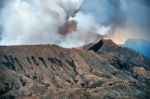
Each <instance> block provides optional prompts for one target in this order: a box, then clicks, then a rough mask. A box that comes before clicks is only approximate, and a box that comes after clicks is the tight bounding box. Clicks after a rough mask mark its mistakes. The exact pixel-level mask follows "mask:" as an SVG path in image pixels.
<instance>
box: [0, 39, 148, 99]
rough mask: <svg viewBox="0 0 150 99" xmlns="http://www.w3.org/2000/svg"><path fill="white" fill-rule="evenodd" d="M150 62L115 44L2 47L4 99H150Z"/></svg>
mask: <svg viewBox="0 0 150 99" xmlns="http://www.w3.org/2000/svg"><path fill="white" fill-rule="evenodd" d="M149 85H150V59H149V58H147V57H145V56H143V55H141V54H139V53H137V52H136V51H134V50H132V49H128V48H123V47H120V46H118V45H116V44H115V43H113V41H111V40H100V41H99V42H98V43H96V44H89V45H86V46H84V47H83V48H76V49H75V48H72V49H65V48H61V47H58V46H55V45H34V46H1V47H0V99H150V96H149V94H150V86H149Z"/></svg>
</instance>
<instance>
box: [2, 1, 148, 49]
mask: <svg viewBox="0 0 150 99" xmlns="http://www.w3.org/2000/svg"><path fill="white" fill-rule="evenodd" d="M71 22H73V23H71ZM70 24H71V25H70ZM68 25H69V26H68ZM64 28H65V29H64ZM66 28H67V29H66ZM68 28H69V29H68ZM64 30H65V33H62V32H61V31H64ZM149 37H150V1H149V0H0V45H26V44H29V45H32V44H57V45H59V46H62V47H66V48H70V47H80V46H83V45H85V44H88V43H92V42H94V41H97V40H99V39H102V38H108V39H112V40H113V41H114V42H116V43H117V44H123V43H124V42H125V41H126V40H127V39H130V38H132V39H145V40H149Z"/></svg>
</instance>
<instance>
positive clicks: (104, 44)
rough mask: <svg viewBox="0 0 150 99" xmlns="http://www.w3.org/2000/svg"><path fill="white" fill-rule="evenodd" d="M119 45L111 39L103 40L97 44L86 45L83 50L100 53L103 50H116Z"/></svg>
mask: <svg viewBox="0 0 150 99" xmlns="http://www.w3.org/2000/svg"><path fill="white" fill-rule="evenodd" d="M116 46H117V44H115V43H114V42H113V41H112V40H111V39H102V40H100V41H98V42H97V43H91V44H88V45H85V46H84V47H83V48H84V49H87V50H93V51H94V52H99V51H100V50H101V49H103V48H107V49H109V48H116Z"/></svg>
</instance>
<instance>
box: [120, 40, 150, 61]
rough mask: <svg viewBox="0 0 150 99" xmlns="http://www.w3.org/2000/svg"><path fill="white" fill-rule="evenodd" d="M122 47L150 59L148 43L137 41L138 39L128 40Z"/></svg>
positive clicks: (149, 44)
mask: <svg viewBox="0 0 150 99" xmlns="http://www.w3.org/2000/svg"><path fill="white" fill-rule="evenodd" d="M122 46H123V47H127V48H132V49H134V50H135V51H138V52H140V53H141V54H143V55H145V56H147V57H149V58H150V41H147V40H139V39H129V40H127V41H126V42H125V44H123V45H122Z"/></svg>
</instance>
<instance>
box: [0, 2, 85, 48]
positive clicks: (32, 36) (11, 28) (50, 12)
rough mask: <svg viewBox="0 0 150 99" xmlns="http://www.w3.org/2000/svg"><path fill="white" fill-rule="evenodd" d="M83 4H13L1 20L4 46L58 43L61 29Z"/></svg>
mask: <svg viewBox="0 0 150 99" xmlns="http://www.w3.org/2000/svg"><path fill="white" fill-rule="evenodd" d="M81 3H82V0H11V1H9V2H7V4H5V7H4V8H3V9H2V12H1V14H0V15H1V16H0V19H1V21H0V25H1V26H2V27H3V29H4V30H3V35H2V41H1V42H0V44H3V45H16V44H17V45H18V44H42V43H43V44H45V43H57V41H59V40H60V39H61V35H60V34H59V33H58V28H59V27H60V26H61V25H63V24H64V23H65V22H66V18H68V17H70V16H74V14H75V12H76V11H77V10H78V9H79V7H80V5H81Z"/></svg>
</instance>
